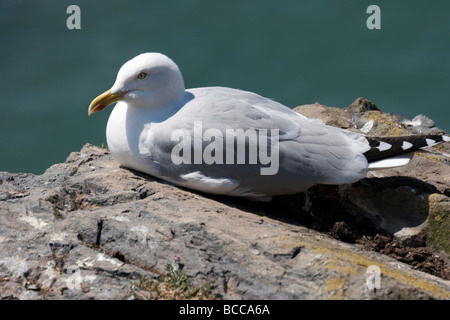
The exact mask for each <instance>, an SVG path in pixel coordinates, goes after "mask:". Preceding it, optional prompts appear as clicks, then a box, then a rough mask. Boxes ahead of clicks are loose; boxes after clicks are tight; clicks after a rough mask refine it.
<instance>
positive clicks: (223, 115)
mask: <svg viewBox="0 0 450 320" xmlns="http://www.w3.org/2000/svg"><path fill="white" fill-rule="evenodd" d="M206 89H209V90H206ZM214 90H215V92H214ZM193 94H194V96H195V98H194V99H192V100H191V101H189V102H188V103H186V104H185V106H183V108H181V109H180V110H179V111H178V113H177V114H175V115H174V116H173V117H171V118H170V119H168V120H166V121H164V122H162V123H160V124H157V125H154V126H152V128H151V129H150V130H148V132H147V133H146V137H145V139H143V140H142V143H141V144H142V145H143V148H142V149H143V150H144V149H145V150H147V151H146V152H147V156H148V158H149V161H151V162H152V165H151V167H152V168H153V169H152V170H153V172H151V174H154V175H156V176H158V177H160V178H162V179H165V180H168V181H171V182H173V183H175V184H179V185H182V186H185V187H189V188H192V189H197V190H200V191H205V192H210V193H218V194H230V195H241V196H262V195H278V194H292V193H296V192H302V191H305V190H306V189H308V188H309V187H311V186H313V185H315V184H318V183H322V184H341V183H349V182H354V181H357V180H359V179H361V178H363V177H364V176H365V174H366V170H367V161H366V159H365V157H364V156H363V153H364V152H365V151H367V150H368V143H367V141H366V140H365V138H364V137H363V136H360V135H357V134H354V133H351V132H347V131H344V130H341V129H338V128H333V127H329V126H326V125H324V124H323V123H322V122H321V121H318V120H310V119H307V118H305V117H303V116H301V115H299V114H297V113H296V112H294V111H292V110H291V109H289V108H287V107H285V106H283V105H281V104H278V103H276V102H275V101H273V100H270V99H266V98H263V97H261V96H258V95H256V94H253V93H248V92H245V91H240V90H235V89H226V88H204V89H197V90H196V91H194V93H193ZM199 124H200V125H201V130H200V131H199ZM249 129H250V130H249ZM177 130H178V131H177ZM195 130H197V131H195ZM208 130H212V131H210V132H213V133H215V135H214V138H212V139H204V138H205V136H203V135H202V134H203V133H205V132H206V131H208ZM227 130H228V132H232V133H233V132H234V133H236V132H238V131H237V130H241V131H240V132H247V133H249V134H250V133H252V132H256V133H257V136H258V138H257V139H252V138H251V137H253V136H250V135H249V136H247V138H246V139H243V140H241V145H239V141H238V139H237V138H234V139H233V143H229V142H230V141H231V140H227ZM271 130H276V131H271ZM174 132H178V133H180V132H181V133H182V134H181V135H180V134H178V136H177V139H173V134H174ZM198 132H201V134H200V135H198ZM196 133H197V134H196ZM264 134H265V136H262V135H264ZM276 134H278V135H276ZM260 137H262V138H260ZM185 139H186V140H185ZM187 140H189V142H190V147H191V149H190V151H189V152H187V153H189V154H190V161H185V162H184V163H177V161H174V149H177V147H176V146H177V145H178V149H177V150H178V151H179V147H180V143H181V142H180V141H184V142H186V141H187ZM199 140H200V141H199ZM264 141H265V144H264V143H263V142H264ZM195 143H200V144H197V146H198V145H201V150H202V152H203V151H204V152H206V151H205V150H208V146H209V150H210V151H211V145H213V143H214V146H215V147H216V148H213V149H215V150H214V152H213V153H214V156H216V158H215V159H216V160H217V159H218V158H217V152H218V151H219V149H220V147H219V146H221V149H222V151H223V154H222V155H221V156H222V161H215V162H213V163H211V161H209V163H207V162H208V161H205V157H204V156H205V155H207V154H205V153H202V154H201V155H202V159H201V161H200V163H199V162H198V161H197V162H196V161H195V158H194V154H195V152H196V149H195ZM255 143H256V146H255ZM277 143H278V144H277ZM242 144H244V145H242ZM186 145H189V144H188V143H187V144H186ZM238 145H239V146H238ZM264 146H267V152H266V153H264V152H263V151H265V149H264ZM277 146H278V154H277V152H276V151H277V150H276V147H277ZM239 147H242V148H241V149H239ZM255 150H257V157H256V158H257V161H256V163H255V162H254V161H252V160H251V159H254V157H253V158H252V154H253V153H254V151H255ZM184 152H186V151H185V150H183V155H185V154H184ZM261 152H263V153H261ZM229 153H233V157H230V158H228V159H227V155H228V154H229ZM242 153H245V154H244V155H242ZM238 154H240V155H241V161H240V162H239V160H238V157H239V156H238ZM262 156H266V158H264V159H265V162H264V163H263V161H262ZM197 160H198V159H197ZM227 160H230V161H227ZM231 160H232V161H231ZM178 162H179V161H178ZM263 168H266V169H265V172H266V173H265V174H264V173H263V171H264V169H263Z"/></svg>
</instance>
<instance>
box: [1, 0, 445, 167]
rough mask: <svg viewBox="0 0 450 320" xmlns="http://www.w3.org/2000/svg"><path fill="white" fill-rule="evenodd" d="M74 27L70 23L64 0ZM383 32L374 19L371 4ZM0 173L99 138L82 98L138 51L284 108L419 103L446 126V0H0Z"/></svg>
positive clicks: (199, 81)
mask: <svg viewBox="0 0 450 320" xmlns="http://www.w3.org/2000/svg"><path fill="white" fill-rule="evenodd" d="M72 4H75V5H78V6H79V7H80V9H81V30H69V29H68V28H67V27H66V20H67V18H68V17H69V16H70V14H67V13H66V9H67V7H68V6H69V5H72ZM371 4H376V5H378V6H379V7H380V8H381V30H369V29H368V28H367V27H366V20H367V18H368V17H369V16H370V15H369V14H367V13H366V9H367V7H368V6H369V5H371ZM0 48H1V49H0V97H1V104H0V171H10V172H31V173H35V174H40V173H42V172H43V171H44V170H45V169H46V168H47V167H49V166H50V165H51V164H53V163H57V162H63V161H64V160H65V159H66V157H67V156H68V155H69V153H70V152H72V151H79V150H80V148H81V147H82V146H83V144H84V143H86V142H90V143H93V144H97V145H99V144H101V143H106V138H105V128H106V122H107V119H108V116H109V113H110V111H111V110H112V108H111V107H109V108H108V109H106V110H104V111H103V112H100V113H97V114H95V115H93V116H91V117H88V116H87V108H88V106H89V103H90V102H91V100H92V99H93V98H95V97H96V96H97V95H98V94H100V93H102V92H104V91H105V90H107V89H109V88H110V87H111V85H112V84H113V82H114V80H115V77H116V73H117V71H118V69H119V68H120V67H121V66H122V64H123V63H124V62H126V61H127V60H129V59H131V58H133V57H134V56H136V55H137V54H139V53H142V52H147V51H158V52H162V53H165V54H166V55H168V56H169V57H171V58H172V59H173V60H174V61H175V62H176V63H177V64H178V65H179V67H180V69H181V71H182V73H183V75H184V80H185V84H186V87H187V88H191V87H199V86H212V85H220V86H229V87H234V88H240V89H245V90H249V91H254V92H256V93H259V94H261V95H263V96H266V97H269V98H273V99H275V100H277V101H279V102H281V103H283V104H285V105H287V106H289V107H295V106H297V105H301V104H308V103H314V102H316V101H317V102H320V103H322V104H324V105H328V106H334V107H346V106H348V105H349V104H351V103H352V102H353V101H354V100H355V99H356V98H357V97H365V98H368V99H370V100H372V101H373V102H374V103H375V104H376V105H377V106H378V107H380V108H381V109H383V110H384V111H386V112H392V113H397V114H401V115H404V116H406V117H408V118H410V119H411V118H413V117H414V116H415V115H417V114H425V115H427V116H428V117H430V118H432V119H433V120H434V121H435V123H436V125H437V126H438V127H440V128H442V129H444V130H446V131H450V1H448V0H445V1H444V0H443V1H439V0H435V1H422V0H421V1H405V0H400V1H378V0H371V1H365V0H353V1H349V0H342V1H335V0H318V1H302V0H280V1H274V0H271V1H265V0H226V1H218V0H216V1H207V0H150V1H148V0H147V1H145V0H129V1H117V0H108V1H104V0H96V1H88V0H71V1H66V0H58V1H56V0H53V1H48V0H34V1H32V0H14V1H12V0H0Z"/></svg>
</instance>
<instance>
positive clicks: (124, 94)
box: [88, 53, 450, 199]
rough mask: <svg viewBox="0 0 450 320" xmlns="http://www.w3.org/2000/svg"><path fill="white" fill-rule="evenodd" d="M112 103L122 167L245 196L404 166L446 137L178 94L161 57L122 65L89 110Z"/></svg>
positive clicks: (209, 95) (197, 93) (262, 101)
mask: <svg viewBox="0 0 450 320" xmlns="http://www.w3.org/2000/svg"><path fill="white" fill-rule="evenodd" d="M115 102H117V104H116V106H115V107H114V109H113V111H112V112H111V115H110V117H109V120H108V124H107V128H106V138H107V144H108V147H109V149H110V151H111V153H112V155H113V157H114V158H115V160H117V161H118V162H119V163H120V164H121V165H122V166H123V167H126V168H130V169H133V170H136V171H139V172H143V173H146V174H149V175H152V176H154V177H157V178H159V179H162V180H165V181H168V182H170V183H173V184H175V185H179V186H182V187H186V188H190V189H194V190H197V191H201V192H206V193H212V194H224V195H231V196H240V197H247V198H256V199H267V198H270V197H271V196H275V195H283V194H294V193H298V192H304V191H306V190H308V189H309V188H310V187H312V186H314V185H316V184H334V185H339V184H347V183H353V182H356V181H358V180H360V179H362V178H364V177H365V176H366V173H367V171H368V170H369V169H372V168H374V169H376V168H386V167H395V166H400V165H405V164H407V163H408V162H409V159H410V157H409V156H408V155H406V154H407V153H410V152H412V151H414V150H417V149H419V148H422V147H427V146H431V145H434V144H436V143H440V142H442V141H449V140H450V138H449V137H447V136H441V135H428V136H405V137H367V136H365V135H362V134H358V133H354V132H350V131H347V130H344V129H340V128H336V127H331V126H328V125H325V124H324V123H323V122H322V121H320V120H315V119H309V118H306V117H304V116H302V115H300V114H299V113H297V112H295V111H293V110H291V109H290V108H288V107H286V106H284V105H282V104H280V103H278V102H275V101H273V100H271V99H268V98H264V97H262V96H260V95H258V94H255V93H252V92H248V91H243V90H238V89H231V88H225V87H203V88H195V89H187V90H186V89H185V86H184V81H183V77H182V75H181V72H180V70H179V68H178V66H177V65H176V64H175V63H174V62H173V61H172V60H171V59H170V58H168V57H167V56H165V55H163V54H160V53H143V54H140V55H138V56H137V57H135V58H133V59H131V60H130V61H128V62H126V63H125V64H124V65H123V66H122V67H121V68H120V70H119V72H118V74H117V78H116V81H115V83H114V85H113V86H112V88H111V89H110V90H108V91H106V92H105V93H103V94H101V95H100V96H98V97H97V98H95V99H94V100H93V101H92V103H91V105H90V106H89V110H88V114H89V115H91V114H92V113H95V112H98V111H101V110H103V109H104V108H106V107H107V106H108V105H110V104H112V103H115Z"/></svg>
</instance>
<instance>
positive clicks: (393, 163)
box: [369, 153, 414, 170]
mask: <svg viewBox="0 0 450 320" xmlns="http://www.w3.org/2000/svg"><path fill="white" fill-rule="evenodd" d="M413 155H414V153H408V154H403V155H401V156H397V157H392V158H388V159H383V160H378V161H374V162H371V163H369V170H381V169H388V168H395V167H401V166H404V165H407V164H408V163H409V161H410V160H411V158H412V157H413Z"/></svg>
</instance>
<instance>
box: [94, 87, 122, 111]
mask: <svg viewBox="0 0 450 320" xmlns="http://www.w3.org/2000/svg"><path fill="white" fill-rule="evenodd" d="M127 92H128V91H123V92H119V93H114V94H111V89H110V90H108V91H106V92H104V93H102V94H101V95H99V96H98V97H97V98H95V99H94V100H93V101H92V102H91V104H90V105H89V109H88V115H91V114H93V113H96V112H99V111H102V110H103V109H105V108H106V107H107V106H109V105H110V104H112V103H114V102H117V101H119V100H120V99H122V97H123V96H124V95H125V94H126V93H127Z"/></svg>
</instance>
